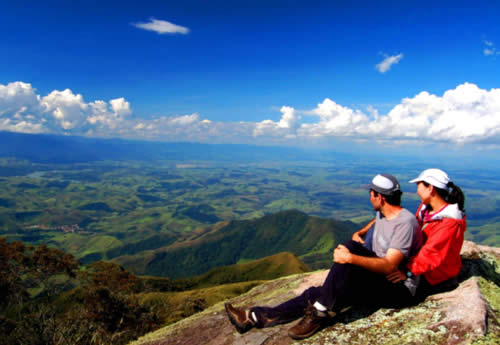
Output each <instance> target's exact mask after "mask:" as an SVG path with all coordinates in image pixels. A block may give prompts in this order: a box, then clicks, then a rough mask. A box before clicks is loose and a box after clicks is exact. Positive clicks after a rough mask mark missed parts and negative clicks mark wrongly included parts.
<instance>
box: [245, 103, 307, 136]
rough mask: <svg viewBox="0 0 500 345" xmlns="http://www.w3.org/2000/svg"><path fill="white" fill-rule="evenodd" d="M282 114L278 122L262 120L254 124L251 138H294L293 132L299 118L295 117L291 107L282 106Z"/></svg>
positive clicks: (295, 114)
mask: <svg viewBox="0 0 500 345" xmlns="http://www.w3.org/2000/svg"><path fill="white" fill-rule="evenodd" d="M280 112H281V114H282V116H281V119H280V120H279V121H278V122H274V121H272V120H264V121H262V122H258V123H256V124H255V128H254V130H253V136H256V137H257V136H262V135H266V136H285V137H287V138H292V137H295V131H296V129H297V126H298V124H299V121H300V116H298V115H297V113H296V111H295V109H293V108H292V107H287V106H283V107H281V109H280Z"/></svg>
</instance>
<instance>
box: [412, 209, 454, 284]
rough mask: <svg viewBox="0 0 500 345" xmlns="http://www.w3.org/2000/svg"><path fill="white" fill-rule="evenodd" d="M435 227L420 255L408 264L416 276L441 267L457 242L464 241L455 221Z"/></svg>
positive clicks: (444, 222)
mask: <svg viewBox="0 0 500 345" xmlns="http://www.w3.org/2000/svg"><path fill="white" fill-rule="evenodd" d="M429 226H433V229H432V233H429V234H428V237H427V241H426V242H425V244H424V245H423V247H422V248H421V249H420V251H419V252H418V254H417V255H416V256H415V257H413V258H411V259H410V261H409V262H408V265H407V267H408V269H409V270H410V271H411V272H412V273H413V274H414V275H420V274H423V273H425V272H428V271H431V270H433V269H435V268H437V267H439V266H440V265H441V264H442V263H443V261H444V260H445V258H446V256H447V255H448V254H449V251H450V249H451V248H452V247H453V245H454V244H455V243H456V242H457V241H461V240H462V236H461V229H460V225H459V224H458V223H457V222H455V221H454V220H453V219H444V220H442V221H439V223H438V224H432V225H431V224H429Z"/></svg>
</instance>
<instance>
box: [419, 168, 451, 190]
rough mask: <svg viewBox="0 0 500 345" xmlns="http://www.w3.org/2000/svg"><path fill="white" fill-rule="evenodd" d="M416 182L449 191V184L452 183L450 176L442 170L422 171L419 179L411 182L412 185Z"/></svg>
mask: <svg viewBox="0 0 500 345" xmlns="http://www.w3.org/2000/svg"><path fill="white" fill-rule="evenodd" d="M415 182H427V183H428V184H431V185H433V186H434V187H437V188H440V189H448V182H450V178H449V177H448V174H446V173H445V172H444V171H443V170H441V169H427V170H424V171H422V172H421V173H420V175H418V177H417V178H414V179H413V180H411V181H410V183H415Z"/></svg>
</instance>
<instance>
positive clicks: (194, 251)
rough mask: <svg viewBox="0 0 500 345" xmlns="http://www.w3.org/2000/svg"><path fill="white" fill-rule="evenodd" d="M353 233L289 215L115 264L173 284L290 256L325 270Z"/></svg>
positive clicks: (225, 228) (336, 224)
mask: <svg viewBox="0 0 500 345" xmlns="http://www.w3.org/2000/svg"><path fill="white" fill-rule="evenodd" d="M354 230H355V225H354V223H351V222H341V221H336V220H329V219H322V218H319V217H314V216H308V215H307V214H305V213H303V212H300V211H296V210H288V211H282V212H278V213H275V214H271V215H267V216H264V217H262V218H259V219H255V220H235V221H231V222H229V223H227V224H226V223H224V224H219V225H216V226H213V227H207V228H206V229H205V230H203V231H201V232H198V233H197V234H195V235H194V236H192V237H189V236H188V237H186V239H185V241H184V242H175V243H173V244H171V245H169V246H167V247H163V248H160V249H156V250H152V251H146V252H145V253H140V254H138V255H133V256H121V257H118V258H114V259H113V261H114V262H117V263H119V264H120V265H122V266H124V267H125V268H127V269H129V270H130V271H132V272H134V273H136V274H140V275H155V276H167V277H170V278H174V279H175V278H182V277H188V276H192V275H199V274H202V273H205V272H207V271H209V270H210V269H212V268H214V267H218V266H227V265H233V264H236V263H238V262H240V261H241V260H255V259H259V258H262V257H265V256H269V255H273V254H276V253H280V252H287V251H288V252H292V253H294V254H295V255H297V257H299V258H300V259H301V260H302V261H304V262H305V263H306V264H307V265H309V266H310V267H311V268H313V269H314V268H316V269H317V268H320V267H323V268H324V267H328V265H329V264H330V262H331V250H332V249H333V246H334V244H335V243H341V242H343V241H345V240H347V239H348V238H350V237H351V234H352V232H353V231H354ZM193 265H195V266H193Z"/></svg>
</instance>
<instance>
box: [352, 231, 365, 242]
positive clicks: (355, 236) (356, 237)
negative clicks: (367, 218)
mask: <svg viewBox="0 0 500 345" xmlns="http://www.w3.org/2000/svg"><path fill="white" fill-rule="evenodd" d="M352 240H353V241H355V242H359V243H361V244H365V240H364V239H363V237H361V235H360V234H359V231H356V232H355V233H354V234H352Z"/></svg>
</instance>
